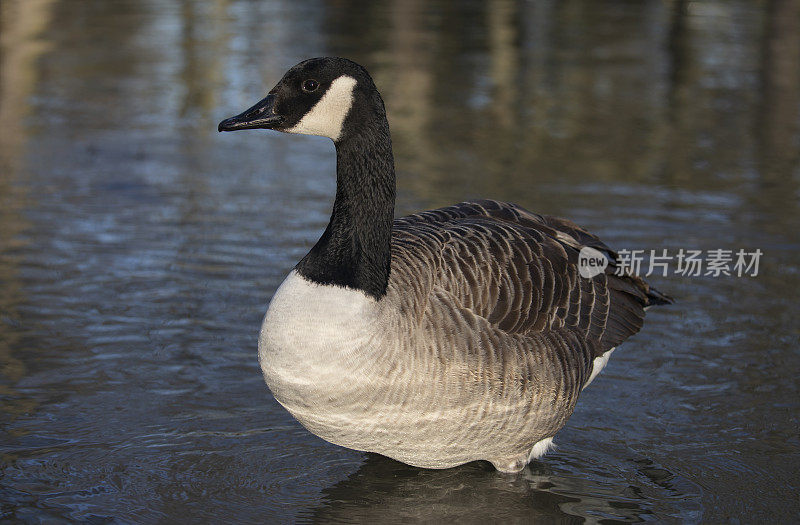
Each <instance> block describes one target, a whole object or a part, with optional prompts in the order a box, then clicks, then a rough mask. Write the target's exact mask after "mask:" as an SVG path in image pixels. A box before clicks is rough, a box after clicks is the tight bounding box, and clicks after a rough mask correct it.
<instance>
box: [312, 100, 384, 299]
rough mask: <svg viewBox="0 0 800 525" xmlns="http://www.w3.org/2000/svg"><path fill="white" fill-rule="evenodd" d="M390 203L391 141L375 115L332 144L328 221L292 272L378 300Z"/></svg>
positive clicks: (382, 293) (382, 275) (382, 287)
mask: <svg viewBox="0 0 800 525" xmlns="http://www.w3.org/2000/svg"><path fill="white" fill-rule="evenodd" d="M381 106H382V104H381ZM382 109H383V108H382V107H381V110H382ZM394 199H395V177H394V158H393V156H392V141H391V138H390V136H389V125H388V123H387V121H386V117H385V114H383V111H380V114H378V115H375V118H374V119H373V121H372V122H368V123H366V124H363V123H362V124H360V125H359V128H358V130H357V131H356V132H353V133H350V132H347V133H344V134H343V136H342V138H341V139H340V140H339V141H338V142H337V143H336V200H335V202H334V203H333V213H332V214H331V220H330V222H329V223H328V227H327V228H326V229H325V233H323V234H322V237H320V239H319V241H317V244H316V245H315V246H314V247H313V248H312V249H311V251H310V252H308V254H307V255H306V256H305V257H304V258H303V259H302V260H301V261H300V262H299V263H298V264H297V266H296V269H297V271H298V272H299V273H300V274H301V275H303V276H304V277H306V278H307V279H310V280H312V281H315V282H318V283H321V284H333V285H338V286H345V287H348V288H355V289H358V290H362V291H364V292H365V293H366V294H368V295H370V296H372V297H374V298H375V299H380V298H381V297H383V296H384V295H385V294H386V286H387V284H388V282H389V266H390V262H391V236H392V220H393V218H394Z"/></svg>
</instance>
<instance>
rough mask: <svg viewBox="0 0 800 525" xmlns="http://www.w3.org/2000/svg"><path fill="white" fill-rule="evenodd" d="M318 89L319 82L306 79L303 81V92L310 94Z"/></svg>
mask: <svg viewBox="0 0 800 525" xmlns="http://www.w3.org/2000/svg"><path fill="white" fill-rule="evenodd" d="M318 87H319V82H317V81H316V80H313V79H310V78H309V79H308V80H304V81H303V91H305V92H307V93H310V92H312V91H316V90H317V88H318Z"/></svg>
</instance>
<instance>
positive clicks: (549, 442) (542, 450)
mask: <svg viewBox="0 0 800 525" xmlns="http://www.w3.org/2000/svg"><path fill="white" fill-rule="evenodd" d="M554 448H556V446H555V445H554V444H553V438H545V439H543V440H541V441H539V442H538V443H536V444H535V445H533V448H532V449H531V453H530V455H529V456H528V463H530V462H531V461H533V460H534V459H537V458H540V457H542V456H544V455H545V454H547V453H548V452H550V451H551V450H552V449H554Z"/></svg>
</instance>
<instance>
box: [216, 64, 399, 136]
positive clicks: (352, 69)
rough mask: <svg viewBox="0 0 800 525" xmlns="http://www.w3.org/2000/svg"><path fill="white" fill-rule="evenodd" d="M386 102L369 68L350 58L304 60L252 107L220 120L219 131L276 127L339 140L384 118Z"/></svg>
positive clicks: (281, 129)
mask: <svg viewBox="0 0 800 525" xmlns="http://www.w3.org/2000/svg"><path fill="white" fill-rule="evenodd" d="M385 118H386V117H385V110H384V107H383V101H382V100H381V98H380V95H379V94H378V91H377V89H376V88H375V84H374V83H373V81H372V78H371V77H370V76H369V74H368V73H367V71H366V70H365V69H364V68H363V67H362V66H360V65H358V64H356V63H355V62H352V61H350V60H347V59H345V58H335V57H322V58H312V59H309V60H305V61H303V62H300V63H299V64H297V65H296V66H294V67H293V68H291V69H290V70H289V71H287V72H286V74H285V75H284V76H283V78H282V79H281V80H280V82H278V84H277V85H276V86H275V87H274V88H272V89H271V90H270V91H269V93H268V94H267V96H266V97H265V98H264V99H262V100H260V101H259V102H258V103H256V104H255V105H254V106H253V107H251V108H249V109H247V110H245V111H243V112H242V113H240V114H238V115H236V116H234V117H231V118H228V119H225V120H223V121H222V122H220V123H219V126H218V129H219V131H237V130H242V129H273V130H277V131H283V132H286V133H299V134H303V135H319V136H323V137H328V138H330V139H332V140H333V141H334V142H339V141H340V140H341V139H343V138H344V137H346V136H347V135H348V134H352V133H351V132H354V131H356V130H355V129H354V128H356V126H355V125H354V123H355V122H358V123H359V124H358V126H359V127H360V126H363V125H365V124H368V123H369V122H370V121H380V120H381V119H383V120H385Z"/></svg>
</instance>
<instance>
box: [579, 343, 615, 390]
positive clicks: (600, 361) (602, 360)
mask: <svg viewBox="0 0 800 525" xmlns="http://www.w3.org/2000/svg"><path fill="white" fill-rule="evenodd" d="M616 349H617V347H616V346H615V347H614V348H612V349H611V350H609V351H608V352H606V353H604V354H603V355H601V356H600V357H595V358H594V362H593V363H592V375H590V376H589V380H588V381H587V382H586V384H585V385H583V388H586V387H587V386H589V383H591V382H592V381H593V380H594V378H595V377H597V374H599V373H600V371H601V370H602V369H603V368H605V366H606V365H607V364H608V360H609V359H610V358H611V352H613V351H614V350H616Z"/></svg>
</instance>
